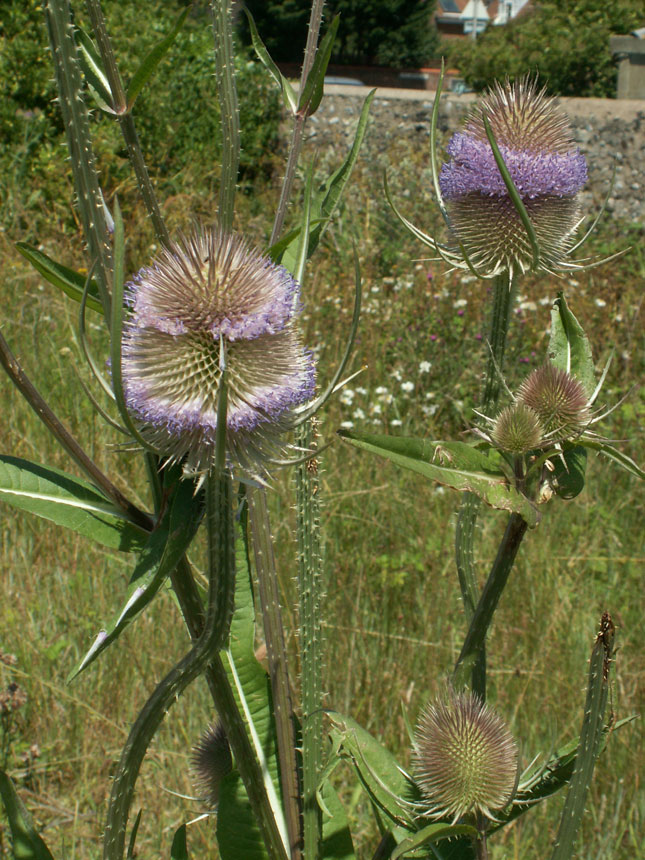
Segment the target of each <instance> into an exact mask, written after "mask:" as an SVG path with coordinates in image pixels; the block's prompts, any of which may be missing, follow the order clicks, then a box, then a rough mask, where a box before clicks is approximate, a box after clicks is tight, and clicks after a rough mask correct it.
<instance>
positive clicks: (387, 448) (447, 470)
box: [338, 430, 540, 528]
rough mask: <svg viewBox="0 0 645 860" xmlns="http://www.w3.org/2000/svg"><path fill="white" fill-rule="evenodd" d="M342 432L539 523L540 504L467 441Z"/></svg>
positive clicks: (357, 443)
mask: <svg viewBox="0 0 645 860" xmlns="http://www.w3.org/2000/svg"><path fill="white" fill-rule="evenodd" d="M338 432H339V435H340V436H341V437H342V438H343V439H345V440H346V441H347V442H349V443H350V444H351V445H354V446H355V447H356V448H362V449H363V450H365V451H370V452H371V453H373V454H378V455H379V456H380V457H385V459H387V460H390V461H391V462H392V463H394V464H395V465H397V466H401V467H403V468H404V469H411V470H412V471H413V472H417V473H418V474H420V475H423V476H424V477H426V478H430V479H431V480H433V481H436V482H437V483H439V484H443V485H444V486H446V487H452V489H454V490H459V491H460V492H466V491H468V492H471V493H475V495H477V496H479V497H480V498H481V499H483V501H484V502H486V504H488V505H490V506H491V507H493V508H498V509H500V510H505V511H511V512H512V513H517V514H520V516H522V517H523V518H524V520H526V522H527V524H528V525H529V527H530V528H534V527H535V526H536V525H537V524H538V522H539V519H540V514H539V512H538V511H537V509H536V507H535V506H534V505H533V504H532V503H531V502H530V501H529V499H527V498H526V496H523V495H522V494H521V493H518V491H517V490H516V489H515V488H514V487H512V486H511V485H510V484H509V482H508V478H507V477H506V475H505V474H504V473H503V472H502V471H500V469H498V468H497V466H496V465H495V460H494V459H493V458H492V457H487V456H486V454H485V453H484V452H482V451H479V450H478V449H477V448H473V447H472V446H470V445H466V443H464V442H431V441H429V440H427V439H414V438H411V437H398V436H374V435H370V434H359V433H350V432H348V431H346V430H340V431H338Z"/></svg>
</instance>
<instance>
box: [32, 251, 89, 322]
mask: <svg viewBox="0 0 645 860" xmlns="http://www.w3.org/2000/svg"><path fill="white" fill-rule="evenodd" d="M16 248H17V250H18V251H20V253H21V254H22V256H23V257H24V258H25V259H26V260H28V261H29V262H30V263H31V265H32V266H33V267H34V269H36V271H37V272H40V274H41V275H42V276H43V278H45V280H46V281H48V282H49V283H50V284H53V285H54V286H55V287H58V289H59V290H62V291H63V292H64V293H65V295H67V296H69V297H70V298H71V299H74V301H75V302H80V301H81V298H82V297H83V290H84V288H85V282H86V277H85V275H82V274H81V273H80V272H75V271H74V270H73V269H68V268H67V266H63V265H61V263H57V262H56V261H55V260H52V258H51V257H48V256H47V254H44V253H43V252H42V251H39V250H38V249H37V248H34V247H32V246H31V245H29V244H27V242H16ZM87 292H88V295H87V302H86V303H87V307H88V308H92V310H93V311H98V312H99V313H102V312H103V308H102V306H101V301H100V299H99V287H98V284H97V283H96V281H95V280H93V279H92V280H91V281H90V283H89V286H88V290H87Z"/></svg>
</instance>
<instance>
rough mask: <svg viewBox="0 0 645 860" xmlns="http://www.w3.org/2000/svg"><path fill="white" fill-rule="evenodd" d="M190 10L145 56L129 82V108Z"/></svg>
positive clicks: (184, 13) (185, 12) (185, 11)
mask: <svg viewBox="0 0 645 860" xmlns="http://www.w3.org/2000/svg"><path fill="white" fill-rule="evenodd" d="M188 11H189V10H188V9H184V11H183V12H182V13H181V15H180V16H179V17H178V18H177V21H176V23H175V26H174V27H173V28H172V30H171V31H170V33H168V35H167V36H166V37H165V38H164V39H162V40H161V42H159V43H158V44H157V45H155V47H154V48H153V49H152V50H151V51H150V52H149V53H148V54H146V56H145V57H144V58H143V61H142V63H141V65H140V66H139V68H138V69H137V70H136V72H135V73H134V75H133V77H132V80H131V81H130V83H129V84H128V92H127V101H128V110H132V106H133V105H134V103H135V101H136V98H137V96H138V95H139V93H140V92H141V90H142V89H143V88H144V87H145V85H146V84H147V83H148V81H149V80H150V78H151V77H152V75H153V74H154V73H155V71H156V69H157V66H158V65H159V63H160V62H161V61H162V59H163V58H164V56H165V54H166V53H167V52H168V49H169V48H170V46H171V45H172V43H173V42H174V41H175V39H176V37H177V34H178V33H179V31H180V30H181V28H182V27H183V25H184V21H185V20H186V16H187V15H188Z"/></svg>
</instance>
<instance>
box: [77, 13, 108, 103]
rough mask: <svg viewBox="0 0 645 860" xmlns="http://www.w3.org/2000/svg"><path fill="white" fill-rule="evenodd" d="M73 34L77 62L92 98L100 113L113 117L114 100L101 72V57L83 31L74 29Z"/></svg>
mask: <svg viewBox="0 0 645 860" xmlns="http://www.w3.org/2000/svg"><path fill="white" fill-rule="evenodd" d="M75 33H76V39H77V43H78V47H79V51H78V60H79V63H80V66H81V71H82V72H83V75H84V77H85V80H86V82H87V85H88V87H89V89H90V92H91V94H92V97H93V99H94V101H95V102H96V104H97V105H98V107H99V108H100V109H101V110H102V111H105V112H106V113H110V114H113V115H114V114H115V110H114V99H113V98H112V90H111V89H110V83H109V81H108V79H107V75H106V74H105V71H104V70H103V61H102V60H101V55H100V54H99V52H98V51H97V49H96V45H95V44H94V42H93V41H92V39H91V37H90V36H89V35H88V33H86V32H85V30H83V29H82V28H81V27H76V30H75Z"/></svg>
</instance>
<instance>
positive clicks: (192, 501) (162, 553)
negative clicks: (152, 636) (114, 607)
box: [67, 481, 203, 683]
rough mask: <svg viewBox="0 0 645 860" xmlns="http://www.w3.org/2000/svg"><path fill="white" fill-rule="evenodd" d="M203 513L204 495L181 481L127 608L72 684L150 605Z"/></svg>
mask: <svg viewBox="0 0 645 860" xmlns="http://www.w3.org/2000/svg"><path fill="white" fill-rule="evenodd" d="M202 511H203V498H202V495H201V494H198V495H196V494H195V492H194V486H193V484H192V482H191V481H179V482H178V483H177V485H176V486H175V490H174V494H173V496H172V497H171V499H170V501H169V503H168V507H167V509H166V514H165V516H164V518H163V519H162V521H161V523H160V524H159V525H158V526H157V528H156V529H155V530H154V531H153V532H152V534H151V535H150V538H149V540H148V543H147V545H146V546H145V547H144V549H143V552H142V553H141V556H140V558H139V561H138V563H137V565H136V567H135V569H134V573H133V574H132V578H131V580H130V587H129V588H128V592H127V596H126V600H125V603H124V605H123V607H122V608H121V610H120V612H118V614H117V615H116V616H115V617H114V618H113V619H112V621H111V622H110V624H108V625H107V627H106V628H105V630H101V632H100V633H99V634H98V636H97V637H96V639H95V640H94V643H93V644H92V647H91V648H90V649H89V651H88V652H87V654H85V656H84V657H83V658H82V660H80V661H79V662H78V663H77V665H76V666H75V667H74V668H73V669H72V671H71V672H70V674H69V676H68V678H67V682H68V683H69V682H70V681H71V680H73V678H75V677H76V676H77V675H79V674H80V673H81V672H82V671H83V670H84V669H86V668H87V667H88V666H89V665H90V664H91V663H93V662H94V660H96V658H97V657H98V656H99V654H102V653H103V651H105V649H106V648H107V647H108V646H109V645H111V644H112V642H114V641H115V640H116V639H118V638H119V636H120V635H121V633H123V631H124V630H125V628H126V627H128V625H129V624H130V623H131V622H132V621H134V619H135V618H136V617H137V616H138V615H139V614H140V613H141V612H142V611H143V610H144V609H145V608H146V606H147V605H148V604H149V603H150V601H151V600H152V599H153V597H154V596H155V595H156V594H157V592H158V591H159V589H160V588H161V586H162V585H163V583H164V582H165V580H166V578H167V577H168V576H169V574H170V573H171V572H172V571H173V570H174V568H175V567H176V566H177V563H178V562H179V560H180V559H181V557H182V556H183V555H184V553H185V552H186V550H187V549H188V547H189V546H190V543H191V541H192V539H193V537H194V536H195V532H196V531H197V527H198V526H199V522H200V519H201V515H202Z"/></svg>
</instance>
